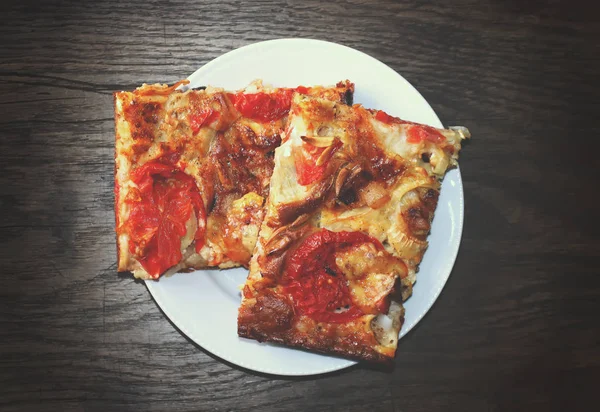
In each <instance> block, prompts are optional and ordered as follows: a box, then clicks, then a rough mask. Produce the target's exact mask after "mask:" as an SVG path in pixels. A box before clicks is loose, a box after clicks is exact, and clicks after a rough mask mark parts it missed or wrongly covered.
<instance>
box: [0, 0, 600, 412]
mask: <svg viewBox="0 0 600 412" xmlns="http://www.w3.org/2000/svg"><path fill="white" fill-rule="evenodd" d="M586 3H587V2H583V1H570V2H566V1H564V2H561V1H552V2H548V1H541V0H540V1H530V2H518V1H498V0H496V1H493V0H482V1H475V0H453V1H447V2H439V4H435V3H433V2H428V1H419V0H409V1H406V2H388V1H375V0H369V1H358V0H349V1H343V2H326V3H320V2H317V1H306V2H295V1H280V2H268V1H257V2H243V3H240V2H237V1H221V2H207V1H184V0H172V1H139V0H133V1H129V2H117V1H114V0H113V1H95V2H85V1H80V2H62V1H53V2H44V5H43V6H39V5H37V2H34V1H29V0H22V1H9V2H4V3H3V4H2V6H0V10H1V12H2V16H3V23H2V26H0V57H1V60H0V111H1V112H2V114H3V115H2V116H1V117H0V208H1V211H2V213H1V214H0V228H1V232H0V246H1V247H0V262H1V263H2V267H3V269H4V270H3V282H2V288H0V410H3V411H4V410H6V411H17V410H18V411H22V410H61V411H69V410H74V411H80V410H81V411H83V410H85V411H88V410H102V411H105V410H110V411H116V410H149V411H164V410H178V411H186V410H203V411H226V410H227V411H251V410H252V411H253V410H261V411H288V410H299V411H365V410H368V411H373V412H374V411H403V412H404V411H436V410H439V411H448V410H460V411H503V410H545V411H549V410H566V409H569V410H584V409H585V410H587V409H591V406H588V405H589V404H590V402H591V401H593V400H595V398H596V397H595V396H594V395H595V387H596V386H597V382H598V381H599V380H600V348H599V342H600V330H599V327H598V320H597V314H598V313H599V309H600V308H599V304H598V296H599V295H600V280H599V279H600V277H599V275H600V264H599V263H598V262H599V259H598V255H599V251H600V236H599V235H598V234H599V233H600V222H599V219H598V217H597V215H598V214H597V209H598V206H597V205H598V200H600V199H599V196H598V176H599V174H598V166H597V159H596V157H597V153H599V150H600V145H599V144H598V142H599V141H600V139H599V138H598V135H599V132H600V127H599V126H598V123H597V114H598V113H599V112H600V103H599V102H600V83H599V82H598V73H599V72H600V57H599V56H600V42H598V39H600V24H599V23H600V21H599V18H598V16H599V15H600V14H599V13H598V11H599V10H598V9H599V7H598V6H589V5H587V4H586ZM279 37H310V38H320V39H325V40H330V41H334V42H338V43H342V44H345V45H348V46H351V47H355V48H357V49H359V50H362V51H364V52H366V53H369V54H371V55H372V56H374V57H376V58H378V59H380V60H382V61H383V62H385V63H386V64H388V65H390V66H391V67H392V68H393V69H395V70H396V71H398V72H399V73H401V74H402V75H403V76H405V77H406V78H407V79H408V80H409V81H410V82H411V83H412V84H413V85H415V86H416V87H417V88H418V90H419V91H420V92H421V93H422V94H423V95H424V97H425V98H426V99H427V100H428V101H429V102H430V104H431V105H432V107H433V108H434V109H435V110H436V112H437V113H438V115H439V116H440V118H441V119H442V121H443V122H444V123H445V124H449V125H454V124H464V125H466V126H468V127H469V128H470V130H471V132H472V134H473V136H474V139H473V140H472V142H470V143H469V144H468V145H467V146H466V147H465V148H464V151H463V153H462V157H461V172H462V176H463V182H464V186H465V227H464V233H463V241H462V246H461V250H460V253H459V256H458V259H457V261H456V264H455V267H454V270H453V274H452V275H451V278H450V281H449V282H448V284H447V286H446V288H445V289H444V291H443V293H442V295H441V297H440V298H439V300H438V301H437V302H436V304H435V305H434V307H433V309H432V310H431V312H430V313H429V314H428V315H427V316H426V318H425V319H424V320H423V321H422V322H421V323H419V325H418V326H417V327H416V328H415V329H414V330H413V331H412V332H411V333H410V334H408V335H407V336H406V337H405V338H404V339H403V340H402V341H401V343H400V349H399V353H398V356H397V359H396V364H395V367H394V369H393V370H392V371H381V370H376V369H372V368H369V367H368V366H358V367H354V368H351V369H349V370H345V371H341V372H337V373H334V374H331V375H326V376H320V377H311V378H301V379H288V378H281V377H273V376H266V375H262V374H257V373H253V372H250V371H246V370H242V369H240V368H237V367H235V366H233V365H229V364H227V363H225V362H222V361H220V360H218V359H215V358H214V357H212V356H211V355H210V354H208V353H207V352H205V351H204V350H202V349H201V348H199V347H197V346H196V345H194V344H193V343H192V342H190V341H189V340H188V339H187V338H186V337H185V336H184V335H183V334H181V333H180V332H179V331H177V330H176V328H175V327H174V326H173V325H172V324H170V323H169V321H168V320H167V319H166V317H165V316H164V315H163V314H162V313H161V311H160V309H159V308H158V307H157V305H156V304H155V303H154V301H153V300H152V298H151V297H150V295H149V293H148V292H147V290H146V288H145V286H144V285H143V284H142V283H138V282H134V281H133V280H132V279H131V278H130V277H128V276H122V275H117V274H116V272H115V267H116V264H115V263H116V262H115V247H114V233H113V224H114V218H113V211H112V207H113V194H112V186H113V176H112V173H113V118H112V100H111V93H112V91H114V90H119V89H131V88H133V87H136V86H137V85H139V84H141V83H143V82H146V83H152V82H173V81H176V80H178V79H181V78H183V77H186V76H188V75H189V74H190V73H192V72H193V71H194V70H196V69H197V68H198V67H200V66H201V65H203V64H204V63H206V62H208V61H210V60H211V59H213V58H215V57H217V56H219V55H220V54H222V53H224V52H226V51H229V50H232V49H234V48H236V47H239V46H243V45H245V44H249V43H252V42H255V41H260V40H265V39H272V38H279ZM242 69H243V68H242Z"/></svg>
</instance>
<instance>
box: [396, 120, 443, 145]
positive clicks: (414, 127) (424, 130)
mask: <svg viewBox="0 0 600 412" xmlns="http://www.w3.org/2000/svg"><path fill="white" fill-rule="evenodd" d="M406 141H407V142H408V143H421V142H423V141H427V142H432V143H435V144H440V143H443V142H445V141H446V137H445V136H444V135H443V134H441V133H440V132H439V131H438V130H437V129H436V128H434V127H431V126H425V125H420V124H411V125H410V126H407V130H406Z"/></svg>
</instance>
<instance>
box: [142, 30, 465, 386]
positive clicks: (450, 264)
mask: <svg viewBox="0 0 600 412" xmlns="http://www.w3.org/2000/svg"><path fill="white" fill-rule="evenodd" d="M279 43H290V44H293V43H305V44H306V45H309V46H310V45H311V44H312V45H318V46H323V45H325V46H328V47H339V48H343V49H346V51H349V52H352V53H357V54H359V55H361V56H362V57H363V58H366V59H368V60H370V61H371V63H373V64H375V65H377V66H379V67H380V68H381V69H383V70H386V71H390V72H392V74H394V75H395V76H396V77H397V78H398V80H399V81H400V82H402V83H404V86H405V87H409V88H410V89H412V91H413V92H415V93H416V94H418V95H419V96H420V97H421V98H422V99H423V102H424V103H425V104H426V105H427V107H428V108H429V111H430V112H431V115H432V118H434V119H435V120H436V122H431V123H430V125H431V126H434V127H443V125H442V122H441V121H440V119H439V117H438V116H437V113H435V111H434V110H433V108H432V107H431V105H430V104H429V102H428V101H427V100H426V99H425V98H424V97H423V95H422V94H421V93H420V92H419V91H418V90H417V89H416V88H415V87H414V86H413V85H412V84H411V83H410V82H409V81H408V80H407V79H406V78H404V76H402V75H401V74H400V73H398V72H396V71H395V70H394V69H392V68H391V67H390V66H388V65H387V64H385V63H383V62H382V61H380V60H378V59H376V58H375V57H373V56H370V55H369V54H367V53H365V52H363V51H360V50H357V49H355V48H352V47H349V46H346V45H343V44H340V43H335V42H330V41H325V40H319V39H313V38H298V37H291V38H278V39H272V40H265V41H259V42H255V43H250V44H247V45H244V46H241V47H238V48H235V49H233V50H230V51H228V52H226V53H223V54H221V55H219V56H217V57H216V58H214V59H212V60H210V61H209V62H207V63H206V64H204V65H202V66H201V67H199V68H198V69H197V70H195V71H194V72H193V73H192V74H191V75H189V76H188V77H187V79H188V80H190V83H194V82H195V79H196V78H198V77H200V76H202V74H203V72H205V71H208V70H210V69H211V68H212V67H213V66H216V65H217V64H220V63H221V62H222V61H224V60H227V59H231V58H235V56H236V55H237V54H240V53H244V52H248V51H251V50H252V49H255V48H261V47H265V46H270V45H273V44H279ZM432 123H437V124H432ZM452 172H454V173H455V174H456V176H455V181H456V182H457V186H458V187H457V188H456V189H457V190H458V194H459V196H458V205H456V206H458V211H457V212H458V213H457V216H458V220H457V221H456V222H455V224H456V226H455V227H456V241H455V242H454V243H453V244H452V246H453V247H452V249H451V250H450V251H449V253H448V256H449V258H448V260H447V263H446V265H445V267H443V268H444V272H447V275H445V276H444V277H443V280H442V281H441V282H440V283H439V285H438V287H437V288H436V290H435V291H434V292H433V293H432V294H431V295H430V296H431V298H430V299H429V300H428V301H427V302H426V305H425V307H426V309H425V310H423V311H422V312H421V313H420V315H419V316H418V317H417V318H416V319H415V320H414V321H413V322H412V323H411V324H410V325H407V324H404V325H403V327H402V329H403V331H404V333H402V336H401V338H400V339H402V338H403V337H405V336H406V335H408V334H409V333H410V331H411V330H413V328H414V327H415V326H416V325H417V324H418V323H419V322H420V321H421V320H422V319H423V318H424V317H425V316H426V315H427V314H428V313H429V311H430V310H431V308H432V307H433V305H434V304H435V302H436V301H437V300H438V298H439V296H440V294H441V292H442V290H443V289H444V287H445V285H446V283H447V282H448V279H449V278H450V276H451V274H452V270H453V268H454V265H455V263H456V259H457V257H458V252H459V250H460V245H461V243H462V233H463V226H464V189H463V182H462V175H461V172H460V167H459V166H458V165H457V166H456V167H455V168H454V169H453V170H452ZM444 180H445V179H444ZM434 219H435V216H434ZM212 270H218V269H212ZM144 283H145V285H146V287H147V289H148V291H149V292H150V295H151V296H152V298H153V300H154V301H155V302H156V304H157V305H158V307H159V310H160V311H162V312H163V313H164V314H165V316H166V317H167V318H168V320H169V321H170V322H171V323H173V325H174V326H175V327H176V328H177V329H179V330H180V331H181V332H182V333H183V334H185V335H186V337H187V338H188V339H190V340H191V341H192V342H193V344H194V345H197V346H199V347H200V348H201V350H203V351H206V352H209V356H212V357H216V358H218V359H220V360H221V361H223V362H224V363H225V364H227V365H235V366H237V367H240V368H243V369H244V370H246V371H249V372H258V373H263V374H268V375H275V376H318V375H326V374H330V373H332V372H336V371H339V370H343V369H347V368H350V367H352V366H354V365H356V364H358V363H359V362H357V361H354V360H349V359H344V358H341V357H337V358H338V359H339V360H340V362H342V363H341V364H336V365H333V366H331V367H329V368H323V369H322V370H319V371H317V372H298V373H294V372H289V371H282V370H276V369H273V368H257V367H255V366H250V365H248V364H247V363H245V362H243V361H239V360H237V359H236V360H231V359H228V358H227V357H226V355H223V354H222V353H221V351H220V350H215V348H214V346H212V345H211V344H207V343H206V342H203V343H202V344H200V343H199V342H198V341H197V340H196V339H195V338H194V337H193V334H190V332H189V330H188V329H187V327H186V326H184V325H183V324H182V322H181V321H180V320H178V317H177V316H173V314H172V313H171V312H170V310H169V309H168V307H167V306H168V305H166V304H165V302H164V301H163V300H162V295H161V293H160V292H159V291H158V290H157V289H155V288H156V287H157V285H158V282H157V281H155V280H146V281H145V282H144ZM400 339H399V340H400ZM292 349H293V348H292ZM325 356H328V355H325Z"/></svg>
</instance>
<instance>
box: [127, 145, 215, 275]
mask: <svg viewBox="0 0 600 412" xmlns="http://www.w3.org/2000/svg"><path fill="white" fill-rule="evenodd" d="M177 159H178V155H177V154H168V155H165V156H163V157H162V158H160V159H156V160H153V161H150V162H148V163H146V164H144V165H143V166H141V167H139V168H138V169H136V170H135V171H134V172H133V173H132V181H133V183H135V184H136V185H137V190H135V191H134V194H135V196H133V199H132V198H128V199H127V200H126V201H127V203H129V205H130V207H131V213H130V215H129V218H128V219H127V222H126V223H125V226H126V230H127V233H129V236H130V238H129V250H130V252H131V253H132V254H134V255H136V256H137V259H138V261H139V262H140V264H141V265H142V267H143V268H144V269H145V270H146V271H147V272H148V273H149V274H150V276H151V277H152V278H154V279H156V278H158V277H159V276H160V275H161V274H162V273H164V272H165V271H166V270H167V269H169V268H170V267H172V266H174V265H176V264H178V263H179V262H180V261H181V258H182V253H181V239H182V237H183V236H185V235H186V233H187V231H188V227H187V224H188V221H189V220H190V218H191V217H192V213H194V217H195V220H196V226H197V227H196V230H195V234H194V240H195V248H196V251H199V250H200V249H201V248H202V246H203V245H204V239H205V228H206V213H205V210H204V203H203V201H202V197H201V196H200V193H199V191H198V187H197V186H196V182H195V181H194V179H193V178H192V177H191V176H189V175H187V174H186V173H184V172H183V171H181V169H180V168H179V167H177V166H176V165H175V163H176V161H177Z"/></svg>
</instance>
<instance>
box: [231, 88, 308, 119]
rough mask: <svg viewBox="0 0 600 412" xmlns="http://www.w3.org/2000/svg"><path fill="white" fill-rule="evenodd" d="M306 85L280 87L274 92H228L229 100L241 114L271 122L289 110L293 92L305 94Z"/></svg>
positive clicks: (306, 91) (306, 90)
mask: <svg viewBox="0 0 600 412" xmlns="http://www.w3.org/2000/svg"><path fill="white" fill-rule="evenodd" d="M309 91H310V89H309V88H308V87H304V86H298V87H296V88H294V89H286V88H280V89H277V91H276V92H274V93H264V92H260V93H244V92H239V93H236V94H233V93H230V94H228V96H229V100H231V102H232V103H233V105H234V106H235V108H236V109H237V110H238V112H240V113H241V114H242V116H244V117H247V118H249V119H252V120H256V121H257V122H262V123H266V122H272V121H274V120H279V119H281V118H282V117H283V116H285V115H286V114H288V112H289V110H290V106H291V105H292V97H293V96H294V92H298V93H301V94H307V93H308V92H309Z"/></svg>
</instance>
